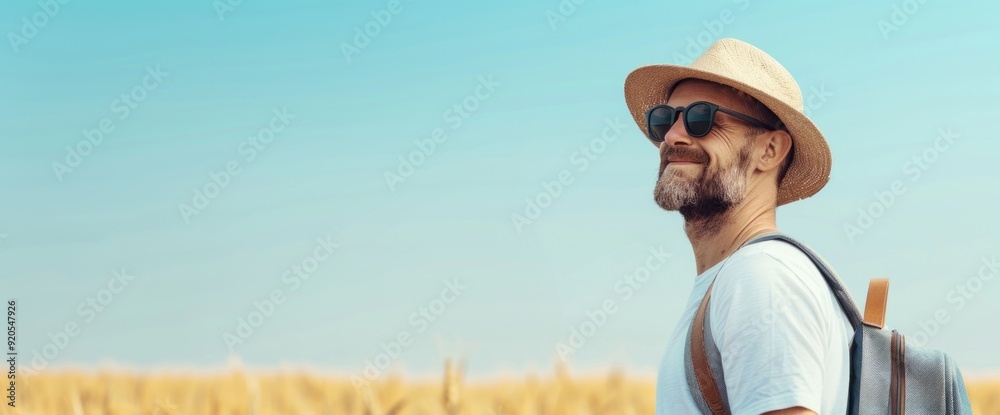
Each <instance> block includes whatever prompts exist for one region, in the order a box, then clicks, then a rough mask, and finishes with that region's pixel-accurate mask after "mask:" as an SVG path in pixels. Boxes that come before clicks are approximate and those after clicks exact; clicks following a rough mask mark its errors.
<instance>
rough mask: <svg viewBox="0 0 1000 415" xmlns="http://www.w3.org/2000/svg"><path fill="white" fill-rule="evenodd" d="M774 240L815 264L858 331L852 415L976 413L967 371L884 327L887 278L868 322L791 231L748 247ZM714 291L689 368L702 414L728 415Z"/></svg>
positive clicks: (692, 337)
mask: <svg viewBox="0 0 1000 415" xmlns="http://www.w3.org/2000/svg"><path fill="white" fill-rule="evenodd" d="M769 240H781V241H784V242H787V243H789V244H792V245H794V246H795V247H797V248H798V249H799V250H801V251H802V252H803V253H805V254H806V256H808V257H809V259H810V260H812V262H813V263H814V264H815V265H816V268H818V269H819V271H820V273H821V274H822V275H823V279H824V280H826V283H827V285H828V286H829V287H830V289H831V290H832V291H833V294H834V296H835V297H836V298H837V302H838V303H839V304H840V306H841V308H842V309H843V310H844V314H845V315H846V316H847V319H848V321H850V323H851V327H853V328H854V330H855V333H854V339H853V341H852V343H851V349H850V353H851V377H850V389H849V392H848V402H847V413H848V415H897V414H898V415H902V414H905V413H906V412H907V410H909V413H910V414H933V415H953V414H954V415H971V414H972V406H971V403H970V402H969V396H968V393H967V392H966V390H965V383H964V382H963V380H962V374H961V372H959V370H958V366H956V365H955V362H954V361H953V360H952V359H951V358H950V357H948V356H947V355H945V354H944V353H942V352H940V351H937V350H932V349H928V348H925V347H921V346H918V345H915V344H907V342H906V338H905V336H903V335H901V334H899V333H897V332H896V331H895V330H892V331H889V330H885V329H883V328H882V326H883V322H884V317H885V303H886V295H887V293H888V280H885V279H874V280H872V282H871V285H870V286H869V290H868V299H867V302H866V305H865V315H864V317H862V315H861V313H860V312H859V311H858V308H857V306H856V305H855V302H854V300H853V299H852V298H851V295H850V293H848V292H847V289H846V288H845V286H844V284H843V282H841V281H840V278H838V277H837V275H836V274H835V273H834V272H833V270H832V269H831V268H830V267H829V266H828V265H827V264H826V262H825V261H823V259H822V258H821V257H820V256H819V255H817V254H816V253H815V252H813V251H812V250H811V249H809V248H808V247H806V246H805V245H803V244H802V243H800V242H798V241H796V240H795V239H792V238H791V237H789V236H787V235H784V234H780V233H771V234H766V235H762V236H759V237H757V238H754V239H752V240H750V241H748V242H747V243H746V244H744V245H743V246H746V245H750V244H753V243H757V242H763V241H769ZM723 265H725V264H723ZM720 273H721V270H720ZM713 284H714V282H713ZM711 293H712V287H711V286H710V287H709V288H708V292H706V293H705V297H704V298H703V299H702V302H701V304H700V305H699V307H698V312H697V313H696V314H695V319H694V322H693V323H692V325H691V329H690V330H688V338H687V342H686V347H685V353H684V356H685V361H684V367H685V371H686V377H687V382H688V386H689V388H690V390H691V394H692V396H693V397H694V401H695V402H696V403H697V404H698V407H699V409H700V410H701V413H702V414H706V415H723V414H730V413H731V412H730V408H729V400H728V399H727V397H726V387H725V374H724V373H723V368H722V356H721V354H720V353H719V349H718V347H717V346H716V344H715V341H714V339H713V338H712V330H711V326H710V319H711V316H710V315H709V314H710V313H708V304H709V300H710V298H711ZM699 323H700V324H699Z"/></svg>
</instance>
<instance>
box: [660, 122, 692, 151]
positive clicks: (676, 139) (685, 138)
mask: <svg viewBox="0 0 1000 415" xmlns="http://www.w3.org/2000/svg"><path fill="white" fill-rule="evenodd" d="M692 140H693V139H692V138H691V136H689V135H688V133H687V129H685V128H684V114H679V115H678V117H677V121H674V125H671V126H670V130H667V133H666V134H665V135H664V136H663V143H664V144H666V145H668V146H689V145H691V141H692Z"/></svg>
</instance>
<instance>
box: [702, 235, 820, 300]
mask: <svg viewBox="0 0 1000 415" xmlns="http://www.w3.org/2000/svg"><path fill="white" fill-rule="evenodd" d="M712 291H713V295H712V296H713V298H715V296H716V294H719V295H720V296H734V295H735V296H748V295H750V296H753V297H759V298H760V300H759V301H767V302H771V301H775V300H776V299H780V298H779V297H798V299H799V300H805V302H806V304H808V305H809V306H815V307H819V308H820V309H823V310H824V311H833V310H832V309H831V310H826V309H827V308H829V307H828V306H827V304H828V303H829V301H828V300H829V298H831V296H832V293H831V291H830V288H829V286H828V285H827V284H826V281H825V280H824V279H823V275H822V274H821V273H820V271H819V269H818V268H817V267H816V264H814V263H813V262H812V260H811V259H810V258H809V256H808V255H806V254H805V253H804V252H802V250H800V249H799V248H798V247H796V246H794V245H792V244H789V243H787V242H784V241H780V240H770V241H764V242H758V243H755V244H752V245H748V246H745V247H743V248H741V249H740V250H738V251H736V252H735V253H734V254H733V256H732V257H730V259H729V261H728V263H726V264H723V266H722V267H721V269H720V270H719V274H718V276H717V277H716V284H715V287H714V288H713V289H712ZM767 299H769V300H767Z"/></svg>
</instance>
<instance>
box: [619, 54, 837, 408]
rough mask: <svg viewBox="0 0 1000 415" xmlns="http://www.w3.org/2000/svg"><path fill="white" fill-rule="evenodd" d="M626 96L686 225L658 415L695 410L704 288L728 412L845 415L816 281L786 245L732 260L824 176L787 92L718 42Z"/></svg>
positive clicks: (821, 152) (655, 70)
mask: <svg viewBox="0 0 1000 415" xmlns="http://www.w3.org/2000/svg"><path fill="white" fill-rule="evenodd" d="M625 97H626V102H627V103H628V106H629V110H630V112H631V113H632V115H633V117H634V118H635V120H636V123H637V124H638V125H639V127H640V128H641V129H642V131H643V132H644V133H646V135H647V137H648V139H649V140H650V141H652V142H653V144H654V145H656V146H658V148H659V153H660V168H659V174H658V180H657V183H656V187H655V190H654V192H653V193H654V198H655V200H656V203H657V204H658V205H659V206H660V207H662V208H663V209H665V210H668V211H678V212H680V214H681V215H682V216H683V217H684V231H685V233H686V234H687V236H688V239H689V240H690V241H691V247H692V248H693V250H694V256H695V262H696V266H697V274H698V275H697V277H696V278H695V281H694V288H693V290H692V292H691V294H690V297H689V300H688V303H687V306H686V308H685V310H684V313H683V315H682V316H681V319H680V322H679V323H678V325H677V327H676V329H675V330H674V332H673V334H672V336H671V338H670V341H669V344H668V345H667V349H666V352H665V354H664V356H663V361H662V363H661V366H660V370H659V374H658V378H657V392H656V396H657V402H656V407H657V408H656V412H657V414H700V413H702V411H703V410H702V409H699V404H700V403H701V402H697V401H696V398H695V397H694V396H693V395H692V390H691V387H690V386H689V381H688V379H687V378H686V374H687V372H686V370H685V355H684V354H685V353H686V352H685V345H686V340H687V335H688V332H689V330H691V325H692V320H693V317H694V314H695V312H696V310H697V308H698V306H699V304H700V303H701V301H702V298H703V297H704V296H705V293H706V292H707V290H708V289H709V288H710V287H711V290H712V294H711V301H710V302H709V306H708V315H709V316H710V320H709V321H710V323H709V324H708V326H707V327H706V329H705V330H710V331H711V336H712V338H713V339H714V342H715V344H716V345H717V347H718V353H719V354H720V355H721V357H722V359H721V362H722V372H723V373H724V386H725V398H726V399H727V400H728V406H729V409H730V410H731V412H732V413H733V414H754V415H757V414H762V413H766V414H843V413H846V408H847V391H848V381H849V376H850V375H849V373H850V361H849V356H850V353H849V347H850V343H851V338H852V335H853V329H852V328H851V325H850V323H849V321H848V320H847V318H846V316H845V315H844V313H843V312H842V311H841V308H840V307H839V305H838V303H837V300H836V298H835V296H834V295H833V293H832V291H831V290H830V289H829V288H828V286H827V285H826V283H825V282H824V280H823V277H822V275H821V274H820V272H819V270H818V269H817V268H816V266H815V265H814V264H813V263H812V262H811V261H810V260H809V258H808V257H807V256H806V255H805V254H804V253H803V252H801V251H800V250H799V249H798V248H796V247H794V246H793V245H791V244H789V243H786V242H783V241H779V240H769V241H765V242H759V243H755V244H751V245H747V246H745V247H742V248H741V246H742V245H743V244H744V243H745V242H747V241H749V240H750V239H752V238H753V237H754V236H756V235H760V234H762V233H767V232H776V231H777V226H776V224H775V210H776V208H777V206H780V205H783V204H786V203H790V202H793V201H796V200H799V199H802V198H806V197H809V196H811V195H813V194H815V193H816V192H817V191H819V190H820V189H821V188H822V187H823V186H824V185H825V184H826V182H827V180H828V178H829V172H830V160H831V159H830V150H829V147H828V146H827V144H826V141H825V139H824V138H823V135H822V133H820V131H819V129H818V128H817V127H816V126H815V125H814V124H813V123H812V122H811V121H810V120H809V118H808V117H806V116H805V114H803V101H802V93H801V90H800V89H799V87H798V85H797V84H796V82H795V80H794V79H793V78H792V76H791V75H790V74H789V73H788V72H787V71H786V70H785V68H784V67H782V66H781V65H780V64H779V63H778V62H777V61H775V60H774V59H773V58H772V57H770V56H769V55H767V54H766V53H764V52H763V51H761V50H759V49H757V48H756V47H754V46H752V45H749V44H747V43H745V42H742V41H739V40H735V39H721V40H719V41H717V42H716V43H714V44H713V45H712V46H710V47H709V48H708V50H706V51H705V53H704V54H703V55H702V56H700V57H699V58H698V59H697V60H695V61H694V62H693V63H692V64H691V65H690V66H686V67H685V66H676V65H650V66H644V67H640V68H638V69H636V70H634V71H633V72H632V73H631V74H629V76H628V78H627V79H626V81H625ZM697 396H699V397H700V396H701V395H700V394H699V395H697Z"/></svg>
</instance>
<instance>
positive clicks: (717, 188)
mask: <svg viewBox="0 0 1000 415" xmlns="http://www.w3.org/2000/svg"><path fill="white" fill-rule="evenodd" d="M742 153H743V152H741V154H740V157H739V159H738V161H737V162H735V163H731V164H730V165H729V166H728V167H725V168H723V169H722V170H721V171H717V172H709V170H710V169H709V166H706V167H705V169H704V170H702V172H701V174H700V175H699V176H698V178H696V179H687V178H684V177H683V176H681V175H680V173H679V172H673V171H671V170H670V169H669V167H668V168H667V169H664V170H663V174H662V175H660V177H659V178H658V180H657V182H656V187H655V188H654V190H653V197H654V199H655V200H656V204H657V205H659V206H660V207H661V208H663V209H664V210H668V211H679V212H680V213H681V215H682V216H684V219H685V221H686V222H688V223H689V224H695V223H700V224H703V225H710V224H717V225H718V226H721V225H722V222H721V221H719V220H718V219H721V218H722V216H723V215H724V214H725V213H726V212H728V211H729V210H730V209H732V208H733V206H736V205H738V204H740V203H741V202H743V199H745V198H746V189H747V176H746V168H747V167H748V165H749V154H745V155H744V154H742ZM710 227H711V226H710Z"/></svg>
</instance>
